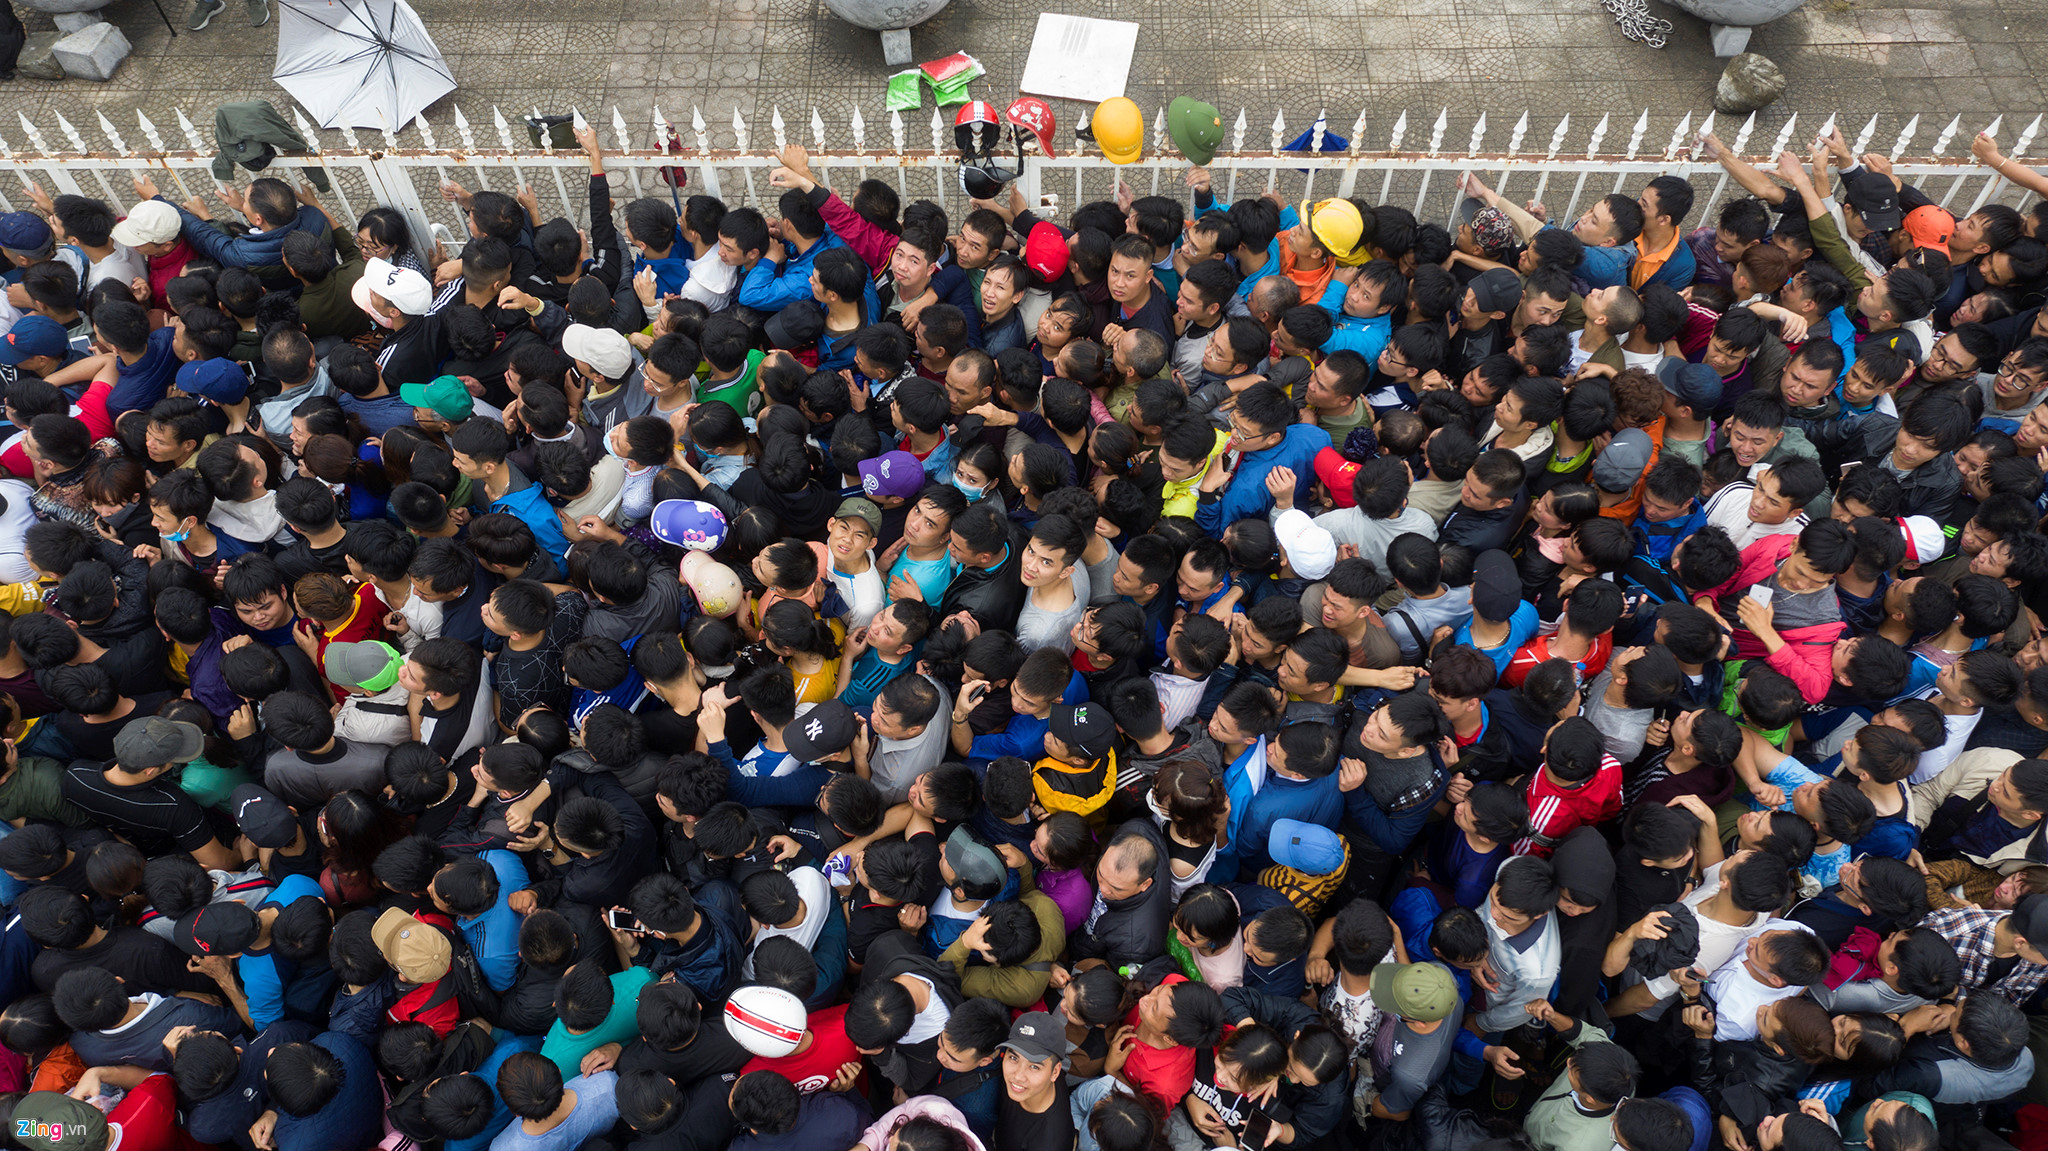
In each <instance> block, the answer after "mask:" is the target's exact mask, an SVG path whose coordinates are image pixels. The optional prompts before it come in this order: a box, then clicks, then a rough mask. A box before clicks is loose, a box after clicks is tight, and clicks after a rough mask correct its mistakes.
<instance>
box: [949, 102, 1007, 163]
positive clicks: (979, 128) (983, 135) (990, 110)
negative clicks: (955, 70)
mask: <svg viewBox="0 0 2048 1151" xmlns="http://www.w3.org/2000/svg"><path fill="white" fill-rule="evenodd" d="M1002 134H1003V122H1002V121H1001V120H1000V119H997V118H996V110H995V106H994V105H992V104H990V103H989V102H988V101H986V100H969V101H968V102H967V103H965V104H962V105H961V106H960V111H959V113H958V114H957V115H955V116H954V117H953V143H954V144H956V145H958V146H959V148H960V152H961V154H962V155H963V156H966V157H967V158H969V159H973V158H974V157H977V156H985V155H987V154H988V152H989V149H991V148H993V147H995V146H996V144H997V142H998V141H999V140H1000V139H1001V138H1002Z"/></svg>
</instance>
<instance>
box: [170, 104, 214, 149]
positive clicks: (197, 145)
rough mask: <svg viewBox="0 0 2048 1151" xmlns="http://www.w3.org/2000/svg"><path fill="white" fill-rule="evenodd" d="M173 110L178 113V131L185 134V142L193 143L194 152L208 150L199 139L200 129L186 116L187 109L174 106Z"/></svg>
mask: <svg viewBox="0 0 2048 1151" xmlns="http://www.w3.org/2000/svg"><path fill="white" fill-rule="evenodd" d="M171 111H173V112H176V113H177V114H178V131H180V132H183V133H184V134H185V142H186V143H188V144H190V145H191V147H192V150H193V151H194V152H204V151H206V145H205V144H204V143H202V142H201V141H200V139H199V129H197V128H195V127H193V126H192V121H190V120H188V119H186V118H185V110H184V109H183V108H179V107H176V106H173V107H172V108H171Z"/></svg>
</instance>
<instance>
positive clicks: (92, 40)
mask: <svg viewBox="0 0 2048 1151" xmlns="http://www.w3.org/2000/svg"><path fill="white" fill-rule="evenodd" d="M131 50H132V49H131V48H130V47H129V45H128V37H126V36H123V35H122V34H121V30H120V29H119V28H116V27H114V26H113V25H112V24H109V23H107V22H106V21H104V20H102V21H100V22H99V23H97V24H94V25H92V26H91V27H89V28H85V29H82V30H80V31H77V32H73V33H72V34H71V35H69V36H66V37H64V38H63V39H62V40H59V41H57V45H56V47H55V48H52V49H51V50H50V54H51V55H52V56H55V57H56V58H57V63H58V65H59V66H60V67H62V68H63V69H64V74H65V75H67V76H76V77H78V78H79V79H81V80H111V79H113V78H114V69H116V68H119V67H120V66H121V61H123V60H126V59H127V58H128V53H129V52H130V51H131Z"/></svg>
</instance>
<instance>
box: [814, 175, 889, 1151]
mask: <svg viewBox="0 0 2048 1151" xmlns="http://www.w3.org/2000/svg"><path fill="white" fill-rule="evenodd" d="M821 188H822V185H821ZM815 198H816V197H815V195H814V196H813V199H815ZM818 214H819V215H821V216H823V217H825V225H826V226H827V227H829V228H831V229H832V234H833V235H835V236H838V237H839V238H840V239H842V240H844V241H846V246H847V247H849V248H852V249H853V254H854V255H856V256H859V257H860V258H861V259H863V260H866V261H867V264H868V272H869V273H870V274H878V273H881V272H886V271H888V270H889V257H890V256H891V255H893V254H894V253H895V251H896V236H895V235H894V234H893V233H891V232H887V231H884V230H883V229H881V228H877V227H875V226H874V225H873V224H870V223H868V221H867V219H866V218H865V217H863V216H862V215H861V214H860V213H859V212H856V211H854V210H853V205H851V204H848V203H847V202H846V201H844V200H842V199H840V198H839V194H838V193H836V192H830V191H827V192H826V193H825V202H824V203H822V204H819V205H818ZM872 1151H881V1148H879V1147H877V1148H873V1149H872Z"/></svg>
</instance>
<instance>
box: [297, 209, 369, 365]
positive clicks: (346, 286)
mask: <svg viewBox="0 0 2048 1151" xmlns="http://www.w3.org/2000/svg"><path fill="white" fill-rule="evenodd" d="M333 236H334V251H335V256H336V258H337V259H338V260H339V261H340V265H341V266H340V267H337V268H335V269H334V270H333V271H331V272H329V273H327V278H326V279H324V280H322V281H320V282H319V283H317V284H308V285H306V288H305V290H304V291H303V292H300V293H299V319H301V320H303V321H304V322H305V325H306V335H307V336H309V337H311V338H313V339H316V340H318V339H322V338H324V337H327V336H340V337H341V338H342V339H345V340H352V339H355V338H356V337H357V336H360V335H362V334H363V333H364V332H367V331H369V330H370V317H369V316H367V315H365V314H364V313H363V310H362V309H361V308H358V307H356V302H355V300H353V299H351V298H350V296H349V292H350V290H351V289H353V288H354V287H355V286H356V281H357V280H360V279H362V278H363V253H362V252H361V250H359V249H358V248H357V247H356V234H355V233H354V232H352V231H350V230H349V229H347V228H344V227H340V226H336V227H335V229H334V233H333Z"/></svg>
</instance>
